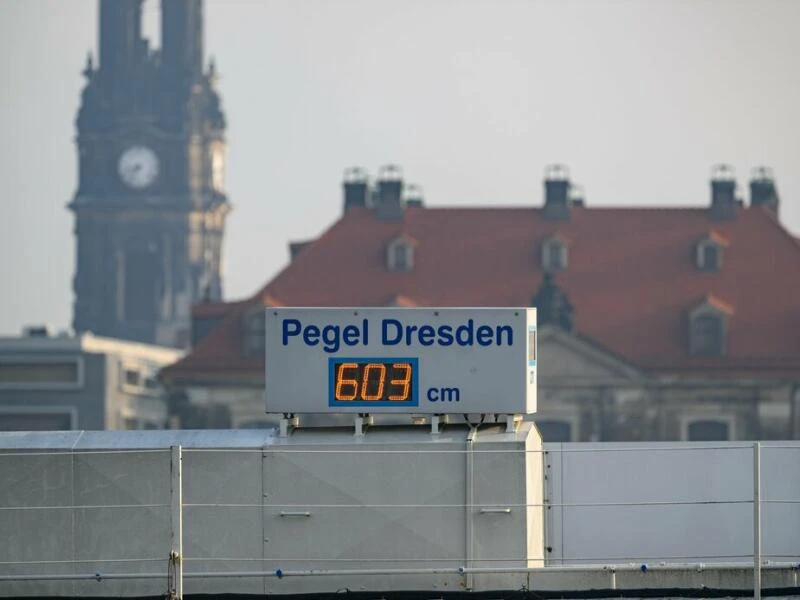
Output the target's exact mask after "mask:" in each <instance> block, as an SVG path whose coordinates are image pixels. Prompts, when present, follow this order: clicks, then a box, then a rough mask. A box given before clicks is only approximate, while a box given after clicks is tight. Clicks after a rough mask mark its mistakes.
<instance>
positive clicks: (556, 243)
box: [542, 234, 569, 272]
mask: <svg viewBox="0 0 800 600" xmlns="http://www.w3.org/2000/svg"><path fill="white" fill-rule="evenodd" d="M568 258H569V254H568V250H567V242H566V240H565V239H564V238H562V237H561V236H560V235H558V234H556V235H554V236H552V237H549V238H548V239H546V240H545V241H544V243H543V244H542V270H544V271H549V272H554V271H563V270H564V269H566V268H567V261H568Z"/></svg>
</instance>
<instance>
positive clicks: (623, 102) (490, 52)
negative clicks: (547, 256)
mask: <svg viewBox="0 0 800 600" xmlns="http://www.w3.org/2000/svg"><path fill="white" fill-rule="evenodd" d="M158 11H159V7H158V3H157V2H156V0H147V2H146V5H145V13H146V22H147V28H148V29H149V30H150V31H151V32H153V33H154V34H156V35H157V32H155V31H154V30H155V29H156V28H157V22H158V18H159V15H158ZM205 14H206V52H207V55H211V54H213V55H214V56H215V57H216V59H217V66H218V70H219V72H220V74H221V80H220V90H221V93H222V99H223V106H224V109H225V111H226V114H227V117H228V122H229V129H228V141H229V154H228V163H227V188H228V192H229V195H230V199H231V201H232V203H233V205H234V212H233V213H232V214H231V215H230V218H229V221H228V224H229V226H228V228H227V234H226V241H225V275H226V279H225V295H226V297H227V298H228V299H231V298H237V297H242V296H245V295H249V294H251V293H252V292H253V291H255V290H256V289H257V288H258V287H260V286H261V285H262V284H263V283H265V282H266V281H267V280H269V279H270V278H271V277H272V276H273V275H274V274H275V273H276V272H277V271H278V270H279V269H280V268H282V267H283V266H284V265H285V264H286V262H287V260H288V252H287V249H286V246H287V242H288V241H289V240H298V239H306V238H309V237H313V236H316V235H317V234H319V233H320V232H321V231H322V230H323V229H325V228H326V227H327V226H328V225H329V224H331V223H332V222H333V221H334V219H336V218H337V217H338V216H339V214H340V212H341V207H342V200H341V191H340V190H341V187H340V183H341V174H342V171H343V170H344V169H345V168H346V167H348V166H352V165H360V166H363V167H366V168H367V169H368V170H369V171H370V172H371V173H372V174H373V175H374V174H375V173H376V171H377V169H378V167H379V166H380V165H383V164H386V163H390V162H391V163H397V164H399V165H401V166H402V168H403V170H404V172H405V178H406V181H409V182H413V183H419V184H421V185H422V187H423V189H424V191H425V198H426V202H427V203H428V204H430V205H454V204H457V205H492V206H499V205H524V204H531V205H539V204H541V202H542V174H543V170H544V167H545V166H546V165H547V164H549V163H553V162H560V163H565V164H567V165H568V166H569V168H570V171H571V173H572V178H573V180H574V181H575V182H577V183H580V184H581V185H583V187H584V189H585V193H586V200H587V204H588V205H590V206H601V205H602V206H607V205H632V204H635V205H641V206H658V205H694V206H705V205H706V204H707V203H708V202H709V186H708V179H709V174H710V169H711V166H712V165H713V164H716V163H719V162H726V163H730V164H731V165H733V166H734V168H735V169H736V173H737V177H738V179H739V185H740V193H741V194H742V195H743V196H745V197H746V196H747V181H748V179H749V176H750V169H751V168H752V167H754V166H756V165H761V164H765V165H768V166H770V167H772V168H773V169H774V171H775V175H776V179H777V184H778V189H779V192H780V194H781V198H782V203H781V220H782V221H783V223H784V224H785V226H786V227H788V228H789V229H790V230H791V231H792V232H794V233H795V235H800V36H799V35H798V34H797V26H798V24H800V1H797V0H757V1H756V0H753V1H749V0H748V1H745V0H738V1H736V0H715V1H703V0H661V1H648V0H638V1H633V0H630V1H621V0H616V1H612V0H585V1H582V2H565V1H558V2H556V1H547V2H545V1H532V0H528V1H512V0H486V1H478V0H452V1H448V0H402V1H400V0H360V1H355V0H347V1H345V0H336V1H333V0H314V1H312V0H265V1H256V0H207V2H206V13H205ZM97 35H98V32H97V2H96V0H69V1H65V0H0V56H1V57H2V59H0V86H1V87H0V89H1V90H2V104H1V105H0V133H1V134H2V144H1V145H0V253H2V260H1V261H0V285H2V288H3V293H2V294H0V333H13V334H15V333H18V332H19V331H20V328H21V327H22V326H23V325H24V324H31V323H48V324H50V325H52V326H53V327H55V328H63V327H67V326H69V324H70V321H71V318H72V308H71V304H72V283H71V282H72V276H73V271H74V251H75V250H74V248H75V246H74V239H73V236H72V227H73V220H72V216H71V214H70V213H69V212H68V211H67V210H66V208H65V206H66V204H67V202H69V200H70V199H71V197H72V195H73V193H74V192H75V185H76V152H75V147H74V143H73V136H74V133H75V129H74V118H75V113H76V110H77V108H78V101H79V93H80V89H81V87H82V84H83V80H82V77H81V75H80V71H81V69H82V67H83V65H84V61H85V56H86V52H87V51H88V50H90V49H91V50H93V51H94V50H95V48H96V46H97ZM95 56H96V53H95Z"/></svg>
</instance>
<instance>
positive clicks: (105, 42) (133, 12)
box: [100, 0, 145, 79]
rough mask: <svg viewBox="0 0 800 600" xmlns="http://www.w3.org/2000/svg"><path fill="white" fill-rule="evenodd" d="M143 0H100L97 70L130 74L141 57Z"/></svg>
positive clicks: (114, 75) (120, 75)
mask: <svg viewBox="0 0 800 600" xmlns="http://www.w3.org/2000/svg"><path fill="white" fill-rule="evenodd" d="M144 46H145V42H144V40H143V39H142V0H100V70H101V72H102V73H103V75H104V76H105V77H107V78H109V79H119V78H123V77H125V76H127V75H129V74H130V71H131V69H132V67H133V65H134V64H136V62H137V61H138V60H139V59H140V55H141V53H142V49H143V48H144Z"/></svg>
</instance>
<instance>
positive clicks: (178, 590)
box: [169, 446, 183, 600]
mask: <svg viewBox="0 0 800 600" xmlns="http://www.w3.org/2000/svg"><path fill="white" fill-rule="evenodd" d="M182 463H183V451H182V449H181V447H180V446H170V472H171V475H172V477H171V483H170V506H171V513H170V543H171V550H170V553H169V567H170V568H169V571H170V577H169V579H170V585H169V588H170V589H169V597H170V599H172V600H183V466H182Z"/></svg>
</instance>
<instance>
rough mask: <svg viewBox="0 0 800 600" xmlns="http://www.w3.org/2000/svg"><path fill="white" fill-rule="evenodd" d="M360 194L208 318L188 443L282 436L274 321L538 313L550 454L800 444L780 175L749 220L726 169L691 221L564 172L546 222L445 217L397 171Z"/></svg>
mask: <svg viewBox="0 0 800 600" xmlns="http://www.w3.org/2000/svg"><path fill="white" fill-rule="evenodd" d="M343 187H344V190H343V191H344V207H345V210H344V211H343V214H342V216H341V218H340V219H338V220H337V221H336V222H335V223H333V224H332V225H331V226H330V228H328V230H327V231H325V232H324V233H323V234H322V235H320V236H319V237H318V238H317V239H315V240H311V241H309V242H304V243H302V244H297V243H296V244H292V245H291V246H290V248H291V255H292V260H291V262H290V264H289V265H288V266H287V267H286V268H285V269H284V270H283V271H282V272H281V273H279V274H278V275H277V276H276V277H275V278H274V279H273V280H272V281H270V282H268V283H267V284H266V285H265V286H264V287H263V288H262V289H261V290H259V291H258V292H257V293H256V294H255V295H254V296H253V297H251V298H249V299H247V300H244V301H240V302H234V303H203V304H200V305H197V306H196V307H195V308H194V320H193V337H194V346H193V348H192V350H191V352H190V353H189V354H188V355H187V356H186V357H185V358H183V359H182V360H180V361H179V362H178V363H176V364H174V365H171V366H170V367H168V368H167V369H165V370H164V372H163V374H162V377H163V379H164V381H165V382H166V383H167V384H168V386H169V387H170V390H171V391H170V393H171V410H172V411H173V412H174V414H175V415H176V416H178V417H179V418H180V419H182V421H183V422H184V423H186V424H187V426H190V427H197V426H219V425H222V426H233V427H240V426H257V425H259V424H264V423H265V415H264V414H263V410H264V402H263V382H264V354H263V352H264V308H265V307H269V306H410V307H413V306H420V307H435V306H531V305H533V306H536V307H537V308H538V315H539V316H538V318H539V325H540V334H539V357H540V359H539V363H538V366H539V412H538V414H537V415H536V417H535V419H536V420H537V422H538V424H539V427H540V429H541V431H542V434H543V437H544V439H545V440H546V441H642V440H694V441H701V440H753V439H797V438H798V437H800V336H798V335H797V332H798V331H800V242H798V240H797V239H796V238H795V237H794V236H793V235H792V234H791V233H790V232H789V231H787V230H786V229H785V228H784V227H783V226H782V225H781V223H780V221H779V216H778V212H779V198H778V193H777V189H776V186H775V182H774V178H773V177H772V175H771V174H770V173H769V172H768V171H767V170H764V169H760V170H757V171H755V172H754V173H753V178H752V180H751V182H750V186H749V187H750V199H749V203H747V204H745V202H743V201H742V200H741V199H739V197H738V195H737V193H736V180H735V178H734V176H733V172H732V170H730V169H729V168H727V167H719V168H715V170H714V172H713V174H712V180H711V186H710V188H711V189H710V192H711V194H710V196H711V197H710V203H708V204H706V205H705V206H703V205H701V206H697V207H691V208H649V207H636V208H606V207H590V206H587V205H586V203H585V201H584V199H583V198H579V197H576V195H575V187H574V186H573V185H572V184H571V181H570V177H569V173H568V172H567V170H566V169H565V168H563V167H555V168H549V169H548V170H547V172H546V175H545V181H544V203H543V205H541V206H538V207H534V206H530V207H516V208H494V207H493V208H467V207H463V208H456V207H448V208H431V207H427V206H424V205H423V203H422V202H421V201H420V200H419V199H418V198H412V199H409V198H408V197H407V196H406V194H405V192H404V187H405V186H404V184H403V180H402V176H401V175H400V173H399V171H398V170H396V169H389V170H385V171H383V172H381V174H380V175H379V177H378V180H377V182H376V183H375V184H374V185H373V184H371V183H370V182H369V181H368V180H367V178H366V177H365V176H363V173H361V172H357V173H356V175H355V176H354V174H353V172H349V173H348V175H347V177H346V178H345V181H344V186H343ZM343 265H346V268H345V267H343Z"/></svg>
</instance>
